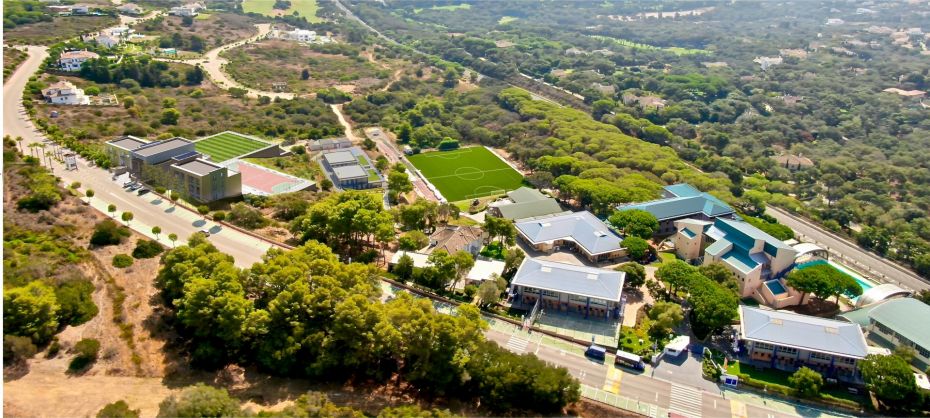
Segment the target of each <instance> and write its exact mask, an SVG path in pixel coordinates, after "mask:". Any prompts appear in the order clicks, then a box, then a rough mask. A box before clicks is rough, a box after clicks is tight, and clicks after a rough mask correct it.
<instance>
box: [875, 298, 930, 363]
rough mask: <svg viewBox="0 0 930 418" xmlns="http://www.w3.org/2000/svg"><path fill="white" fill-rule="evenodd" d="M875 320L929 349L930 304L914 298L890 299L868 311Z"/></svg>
mask: <svg viewBox="0 0 930 418" xmlns="http://www.w3.org/2000/svg"><path fill="white" fill-rule="evenodd" d="M869 316H870V317H871V318H872V319H873V320H875V321H876V322H879V323H881V324H882V325H884V326H886V327H888V328H891V329H892V330H893V331H894V332H895V333H896V334H898V335H900V336H902V337H904V338H907V339H908V340H911V342H913V343H915V344H917V345H919V346H921V347H923V348H924V349H927V350H930V326H927V323H926V322H924V321H925V320H927V319H928V318H930V305H927V304H926V303H923V302H921V301H919V300H917V299H914V298H899V299H890V300H888V301H885V302H883V303H881V304H879V305H878V306H876V307H875V308H874V309H872V311H871V312H870V313H869Z"/></svg>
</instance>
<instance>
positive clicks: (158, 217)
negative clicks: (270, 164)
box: [3, 46, 271, 267]
mask: <svg viewBox="0 0 930 418" xmlns="http://www.w3.org/2000/svg"><path fill="white" fill-rule="evenodd" d="M27 51H28V52H29V58H28V59H27V60H26V61H25V62H23V63H22V64H21V65H20V67H19V68H18V69H17V70H16V72H14V73H13V74H11V75H10V78H9V79H8V80H7V81H6V83H5V84H4V86H3V107H4V112H3V134H4V135H10V136H11V137H13V138H15V137H17V136H21V137H23V139H24V141H23V143H22V146H23V150H24V151H25V152H26V153H27V154H28V153H29V148H28V145H29V144H32V143H45V142H47V141H48V139H47V138H46V137H45V136H44V135H43V134H42V133H41V132H40V131H38V130H37V129H36V127H35V125H33V123H32V121H31V120H30V119H29V118H28V116H27V115H26V112H25V109H24V108H23V106H22V103H21V101H20V99H21V97H22V92H23V89H24V88H25V86H26V83H27V82H28V81H29V77H30V76H31V75H32V74H33V73H35V71H36V70H37V69H38V68H39V65H40V64H41V63H42V60H44V59H45V57H47V56H48V52H47V49H46V48H44V47H32V46H31V47H27ZM52 149H53V145H51V144H49V145H47V147H46V149H45V150H46V151H48V150H52ZM52 170H53V172H54V173H55V175H58V176H60V177H61V178H62V181H63V183H64V184H71V183H72V182H74V181H79V182H81V184H82V190H86V189H88V188H90V189H93V190H94V192H95V196H94V198H92V199H91V200H90V203H91V205H92V206H93V207H95V208H97V209H99V210H101V211H102V212H104V213H107V212H106V207H107V205H108V204H111V203H112V204H115V205H116V207H117V213H122V212H124V211H130V212H132V213H133V215H134V220H133V221H132V222H131V223H130V227H132V228H133V229H134V230H137V231H139V232H140V233H142V234H143V235H146V236H149V237H154V236H153V235H152V233H151V228H152V226H155V225H157V226H160V227H161V229H162V233H161V234H160V236H159V237H158V238H159V240H160V241H161V242H163V243H165V244H166V245H172V243H171V242H170V241H168V240H167V236H168V234H169V233H174V234H177V235H178V237H180V241H181V243H183V242H185V241H186V238H187V237H189V236H190V235H191V234H193V233H195V232H197V231H199V230H201V229H209V230H210V232H211V236H210V238H209V239H210V241H211V242H212V243H213V244H214V245H216V247H217V248H218V249H219V250H220V251H223V252H225V253H227V254H229V255H232V256H233V258H235V260H236V265H238V266H240V267H247V266H251V265H252V263H255V262H257V261H260V260H261V255H262V254H264V253H265V252H266V251H267V250H268V249H269V248H270V247H271V245H270V244H268V243H266V242H264V241H262V240H259V239H257V238H254V237H252V236H250V235H247V234H243V233H241V232H238V231H236V230H233V229H230V228H224V227H222V226H220V225H217V224H214V223H212V222H211V223H207V222H205V221H204V220H203V219H202V218H201V217H200V216H198V215H196V214H194V213H192V212H190V211H188V210H186V209H182V208H175V207H172V205H171V203H170V202H167V201H164V200H162V199H159V198H158V197H157V196H154V195H153V194H151V193H150V194H147V195H145V196H138V195H136V193H132V192H127V191H125V190H123V188H122V187H121V184H119V183H117V182H115V181H113V180H112V179H111V175H110V173H108V172H107V171H106V170H102V169H100V168H96V167H90V166H88V164H87V162H86V161H83V160H81V159H79V161H78V169H77V170H75V171H65V170H64V167H63V165H62V164H61V163H58V162H53V164H52Z"/></svg>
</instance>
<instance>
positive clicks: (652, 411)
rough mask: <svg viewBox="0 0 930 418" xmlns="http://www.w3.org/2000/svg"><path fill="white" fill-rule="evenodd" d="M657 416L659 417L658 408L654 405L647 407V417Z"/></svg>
mask: <svg viewBox="0 0 930 418" xmlns="http://www.w3.org/2000/svg"><path fill="white" fill-rule="evenodd" d="M657 415H659V407H657V406H655V405H649V416H650V417H652V418H656V416H657Z"/></svg>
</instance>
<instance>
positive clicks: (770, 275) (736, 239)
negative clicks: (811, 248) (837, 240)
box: [674, 218, 804, 308]
mask: <svg viewBox="0 0 930 418" xmlns="http://www.w3.org/2000/svg"><path fill="white" fill-rule="evenodd" d="M676 224H677V225H678V228H679V230H678V232H677V233H676V234H675V237H674V242H675V249H676V252H677V255H678V256H679V257H681V258H683V259H685V260H689V261H697V262H699V263H700V264H705V265H706V264H710V263H721V264H723V265H724V266H725V267H726V268H727V269H728V270H730V272H731V273H733V276H734V278H735V279H736V282H737V284H739V290H740V297H743V298H745V297H752V298H754V299H756V300H757V301H759V302H760V303H764V304H766V305H769V306H772V307H775V308H782V307H785V306H789V305H796V304H799V303H801V302H803V297H804V294H803V293H801V292H799V291H797V290H795V289H792V288H791V287H789V286H788V285H787V284H786V283H785V280H784V275H785V274H786V273H787V272H788V271H790V270H791V269H792V268H793V267H794V266H795V258H796V256H797V250H795V249H794V248H792V247H791V246H789V245H787V244H785V243H784V242H782V241H780V240H778V239H777V238H775V237H773V236H771V235H769V234H766V233H765V232H762V231H761V230H759V229H758V228H756V227H754V226H752V225H750V224H748V223H746V222H743V221H737V220H732V219H725V218H717V219H716V220H715V221H714V222H713V223H710V222H705V221H693V220H682V221H678V222H677V223H676ZM698 254H700V255H701V256H702V257H695V256H696V255H698Z"/></svg>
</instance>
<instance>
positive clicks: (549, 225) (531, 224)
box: [514, 212, 626, 262]
mask: <svg viewBox="0 0 930 418" xmlns="http://www.w3.org/2000/svg"><path fill="white" fill-rule="evenodd" d="M514 226H516V228H517V233H518V234H519V235H520V238H522V239H523V240H524V241H526V242H527V243H528V244H529V245H531V246H532V247H533V248H534V249H535V250H536V251H542V252H546V253H551V252H553V251H557V250H559V249H562V248H565V249H575V250H578V252H579V253H581V254H583V255H584V256H585V257H586V258H587V259H588V260H590V261H592V262H600V261H607V260H612V259H615V258H620V257H623V256H625V255H626V250H625V249H623V247H621V246H620V242H621V241H623V238H622V237H621V236H620V235H619V234H617V233H616V232H614V231H613V230H611V229H610V227H609V226H608V225H607V224H605V223H604V222H603V221H601V220H600V219H598V218H597V217H596V216H594V214H592V213H591V212H570V213H565V214H559V215H553V216H547V217H542V218H530V219H524V220H518V221H517V222H516V223H515V224H514Z"/></svg>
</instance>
